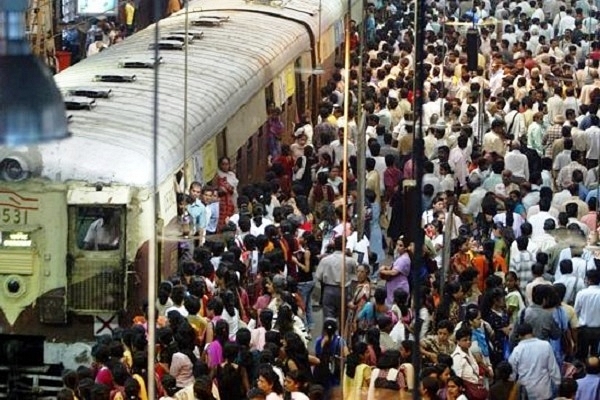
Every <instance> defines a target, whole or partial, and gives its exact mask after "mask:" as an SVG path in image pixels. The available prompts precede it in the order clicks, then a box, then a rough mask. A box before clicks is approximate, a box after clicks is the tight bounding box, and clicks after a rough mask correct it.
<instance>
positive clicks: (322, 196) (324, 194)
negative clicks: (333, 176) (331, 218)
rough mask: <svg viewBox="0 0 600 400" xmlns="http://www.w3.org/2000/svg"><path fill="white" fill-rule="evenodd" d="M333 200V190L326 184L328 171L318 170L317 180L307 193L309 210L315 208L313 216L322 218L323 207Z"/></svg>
mask: <svg viewBox="0 0 600 400" xmlns="http://www.w3.org/2000/svg"><path fill="white" fill-rule="evenodd" d="M334 201H335V191H334V190H333V187H331V185H329V184H328V172H319V173H318V174H317V181H316V183H315V184H314V185H313V187H312V189H311V190H310V193H309V195H308V204H309V205H310V208H311V210H315V216H316V217H317V219H318V220H322V219H324V215H323V214H324V210H323V208H324V207H325V206H326V205H327V204H331V203H333V202H334Z"/></svg>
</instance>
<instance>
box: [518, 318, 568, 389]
mask: <svg viewBox="0 0 600 400" xmlns="http://www.w3.org/2000/svg"><path fill="white" fill-rule="evenodd" d="M517 334H518V335H519V338H520V339H521V340H520V342H519V344H518V345H517V347H515V349H514V350H513V352H512V354H511V355H510V357H509V359H508V362H509V364H510V365H511V367H512V369H513V375H514V376H515V378H516V379H517V380H518V382H519V383H520V384H521V385H522V387H523V388H524V389H525V392H526V393H527V396H528V397H529V398H530V399H540V400H549V399H551V398H552V385H553V384H554V386H558V385H559V384H560V380H561V375H560V369H559V367H558V364H557V363H556V358H555V357H554V352H553V351H552V346H551V345H550V343H548V342H547V341H545V340H540V339H538V338H536V337H534V336H533V327H532V326H531V324H529V323H527V322H524V323H522V324H519V325H518V326H517Z"/></svg>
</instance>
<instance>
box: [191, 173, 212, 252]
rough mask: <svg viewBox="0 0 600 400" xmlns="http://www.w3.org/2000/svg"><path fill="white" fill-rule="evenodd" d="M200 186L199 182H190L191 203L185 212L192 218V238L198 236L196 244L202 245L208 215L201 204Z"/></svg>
mask: <svg viewBox="0 0 600 400" xmlns="http://www.w3.org/2000/svg"><path fill="white" fill-rule="evenodd" d="M201 195H202V184H201V183H200V182H192V183H191V184H190V197H191V203H190V204H188V206H187V212H188V213H189V214H190V216H191V217H192V227H193V228H192V231H193V234H194V236H198V242H199V243H198V244H200V245H202V244H204V236H205V234H206V225H207V223H208V214H207V211H206V206H205V205H204V203H203V202H202V199H201Z"/></svg>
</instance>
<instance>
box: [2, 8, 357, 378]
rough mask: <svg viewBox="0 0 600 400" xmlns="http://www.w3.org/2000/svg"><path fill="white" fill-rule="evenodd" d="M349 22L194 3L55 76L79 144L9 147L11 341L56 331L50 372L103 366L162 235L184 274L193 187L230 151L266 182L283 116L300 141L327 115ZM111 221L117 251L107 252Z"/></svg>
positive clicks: (309, 13) (161, 267) (6, 232)
mask: <svg viewBox="0 0 600 400" xmlns="http://www.w3.org/2000/svg"><path fill="white" fill-rule="evenodd" d="M348 13H350V16H351V18H352V19H353V20H354V21H356V22H357V23H360V21H361V18H362V13H363V2H362V1H357V0H352V1H349V2H348V1H346V0H278V1H264V0H255V1H244V0H198V1H190V3H189V5H188V8H187V9H186V10H181V11H180V12H177V13H175V14H173V15H171V16H169V17H168V18H165V19H163V20H161V21H159V22H158V35H157V30H156V28H157V27H156V26H155V25H151V26H149V27H147V28H146V29H144V30H141V31H139V32H136V33H135V34H133V35H132V36H130V37H128V38H126V39H125V40H124V41H122V42H120V43H118V44H115V45H113V46H111V47H109V48H107V49H105V50H104V51H102V52H100V53H99V54H96V55H94V56H91V57H89V58H87V59H85V60H83V61H81V62H79V63H78V64H76V65H74V66H71V67H69V68H67V69H66V70H64V71H62V72H60V73H59V74H57V75H55V81H56V83H57V85H58V87H59V89H60V90H61V92H62V93H63V95H64V99H65V104H66V106H67V110H68V111H67V115H68V119H69V131H70V133H71V136H70V137H69V138H67V139H64V140H61V141H58V142H48V143H42V144H36V145H30V146H24V147H0V334H1V338H0V339H2V340H5V338H7V337H8V338H10V337H11V335H14V337H18V336H19V335H33V336H35V337H43V338H45V339H44V362H45V363H46V364H54V363H62V364H63V365H64V366H65V367H68V368H75V367H77V366H78V365H82V364H89V363H90V362H91V361H92V360H91V354H90V348H89V343H91V342H93V341H94V337H96V336H98V335H103V334H110V333H111V332H112V331H113V330H114V329H116V328H117V327H119V326H127V325H129V324H130V323H131V316H132V315H134V314H138V313H140V312H141V310H142V307H143V302H144V301H145V300H146V299H147V295H146V290H147V289H146V288H147V279H148V261H147V260H148V244H149V240H150V239H151V237H152V236H153V235H154V232H157V233H158V238H159V240H158V246H157V247H158V251H157V253H158V262H157V264H158V267H157V275H158V276H159V277H160V278H165V277H168V276H170V275H172V274H173V273H174V272H176V271H177V267H178V266H177V261H178V260H177V256H178V247H179V242H180V241H181V240H182V238H181V235H180V227H179V224H178V222H177V201H176V194H177V192H180V191H182V190H184V187H183V186H184V184H183V183H184V182H186V184H189V182H191V181H200V182H208V181H209V180H210V179H212V177H213V176H214V175H215V173H216V168H217V159H218V158H219V157H221V156H228V157H229V158H230V159H231V161H232V164H234V165H235V170H236V171H237V174H238V177H239V178H240V180H241V182H252V181H253V180H256V179H259V178H260V177H261V176H264V172H265V171H266V168H267V153H266V152H267V150H266V136H265V128H264V126H265V123H266V121H267V119H268V117H269V115H268V112H269V111H268V110H269V108H270V107H273V106H276V107H279V108H280V109H281V110H282V114H281V116H282V119H283V121H284V124H285V126H286V128H287V129H286V131H287V132H288V134H289V135H290V137H291V132H292V127H293V123H294V122H295V121H296V119H297V117H298V115H299V114H300V113H303V112H304V111H305V110H312V111H313V112H314V111H315V108H316V105H317V104H318V102H319V100H320V96H319V87H320V85H322V84H324V82H325V79H327V75H326V74H321V72H322V71H327V70H332V69H333V65H334V62H335V61H336V60H339V59H340V58H341V55H342V53H343V48H342V43H343V41H344V24H345V17H346V16H347V15H348ZM186 23H187V24H188V25H187V29H186ZM157 36H158V41H157V40H156V37H157ZM156 46H158V49H159V51H158V54H159V57H158V58H156V57H155V47H156ZM156 71H158V86H157V97H156V99H157V103H156V104H157V106H158V108H157V110H158V113H157V114H158V118H157V119H156V120H155V119H154V115H155V112H154V111H155V109H154V106H153V105H154V99H155V93H154V89H155V85H154V82H155V80H154V76H155V72H156ZM186 83H187V84H186ZM186 91H187V96H186V95H185V93H186ZM154 123H156V124H157V125H156V129H157V132H158V140H157V142H158V146H157V147H156V149H157V155H158V156H157V163H156V173H157V176H158V184H157V185H156V186H154V172H153V171H154V157H153V151H154V145H153V143H154V136H153V133H154V132H155V131H154V125H153V124H154ZM155 188H156V190H155ZM154 205H156V207H154ZM154 209H155V210H156V213H155V214H153V213H152V211H151V210H154ZM99 221H102V222H100V225H102V226H105V228H106V229H105V231H106V230H111V232H113V234H114V241H112V242H111V243H110V244H109V245H103V246H98V245H94V243H93V242H94V240H93V239H94V238H93V237H92V236H94V233H93V232H96V233H95V235H99V234H101V233H97V232H98V231H95V230H94V228H95V227H98V224H99ZM150 302H151V303H152V302H153V300H152V299H150ZM0 348H2V343H0ZM0 353H2V351H0ZM1 357H2V354H0V358H1Z"/></svg>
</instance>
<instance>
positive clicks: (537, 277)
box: [525, 262, 552, 304]
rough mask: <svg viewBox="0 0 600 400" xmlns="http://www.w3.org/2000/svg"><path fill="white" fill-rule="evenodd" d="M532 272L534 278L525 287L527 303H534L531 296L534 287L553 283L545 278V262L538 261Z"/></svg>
mask: <svg viewBox="0 0 600 400" xmlns="http://www.w3.org/2000/svg"><path fill="white" fill-rule="evenodd" d="M531 274H532V275H533V279H532V280H531V282H529V283H528V284H527V286H526V287H525V298H526V299H527V304H532V300H531V296H532V293H533V288H535V287H536V286H538V285H551V284H552V282H548V281H547V280H546V279H544V264H542V263H539V262H536V263H535V264H533V266H532V267H531Z"/></svg>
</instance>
